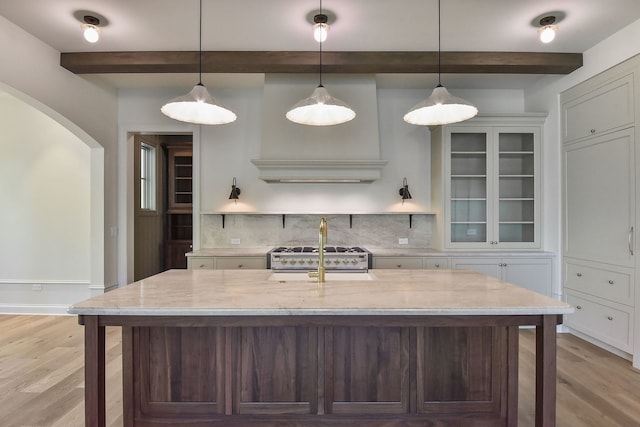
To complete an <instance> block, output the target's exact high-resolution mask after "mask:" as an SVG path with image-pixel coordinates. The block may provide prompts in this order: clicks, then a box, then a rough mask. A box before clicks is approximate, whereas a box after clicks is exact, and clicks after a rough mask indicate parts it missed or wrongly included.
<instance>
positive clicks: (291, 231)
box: [200, 214, 434, 249]
mask: <svg viewBox="0 0 640 427" xmlns="http://www.w3.org/2000/svg"><path fill="white" fill-rule="evenodd" d="M322 216H324V217H325V218H327V223H328V236H327V245H331V246H362V247H365V248H367V249H371V248H379V249H382V248H430V247H431V235H432V231H431V230H432V226H433V221H434V216H433V215H428V214H413V215H412V216H411V227H409V221H410V216H409V214H354V215H344V214H340V215H301V214H287V215H284V217H283V215H279V214H227V215H225V219H224V228H223V227H222V215H218V214H203V215H202V217H201V222H200V233H201V235H200V236H201V240H200V241H201V247H202V248H232V247H240V248H253V247H256V248H257V247H269V246H274V247H275V246H301V245H304V246H317V245H318V226H319V224H320V218H321V217H322ZM283 224H284V226H283ZM399 239H408V243H407V244H403V245H400V244H399ZM232 241H234V243H235V244H232ZM238 241H239V242H240V243H239V244H238V243H237V242H238Z"/></svg>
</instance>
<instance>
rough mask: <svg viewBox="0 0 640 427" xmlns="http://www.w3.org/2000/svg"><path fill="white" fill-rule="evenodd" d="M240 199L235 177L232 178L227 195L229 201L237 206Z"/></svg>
mask: <svg viewBox="0 0 640 427" xmlns="http://www.w3.org/2000/svg"><path fill="white" fill-rule="evenodd" d="M239 198H240V188H239V187H237V186H236V177H235V176H234V177H233V183H232V184H231V194H229V200H233V201H234V202H235V203H236V204H238V199H239Z"/></svg>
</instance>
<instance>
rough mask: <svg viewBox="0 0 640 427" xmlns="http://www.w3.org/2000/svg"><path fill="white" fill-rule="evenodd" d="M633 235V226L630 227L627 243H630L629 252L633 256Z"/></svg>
mask: <svg viewBox="0 0 640 427" xmlns="http://www.w3.org/2000/svg"><path fill="white" fill-rule="evenodd" d="M632 236H633V227H631V228H630V229H629V237H628V238H627V243H629V253H630V254H631V256H633V245H632V244H631V237H632Z"/></svg>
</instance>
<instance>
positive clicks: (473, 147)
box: [451, 133, 487, 153]
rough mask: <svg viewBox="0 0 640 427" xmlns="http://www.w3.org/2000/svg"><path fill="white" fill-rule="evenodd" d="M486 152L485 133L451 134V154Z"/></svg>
mask: <svg viewBox="0 0 640 427" xmlns="http://www.w3.org/2000/svg"><path fill="white" fill-rule="evenodd" d="M473 151H476V152H484V151H487V134H486V133H452V134H451V152H452V153H456V152H473Z"/></svg>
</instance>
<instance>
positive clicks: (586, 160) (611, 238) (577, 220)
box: [564, 129, 635, 267]
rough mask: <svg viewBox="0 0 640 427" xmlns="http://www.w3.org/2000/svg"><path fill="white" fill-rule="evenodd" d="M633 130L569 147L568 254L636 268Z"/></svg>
mask: <svg viewBox="0 0 640 427" xmlns="http://www.w3.org/2000/svg"><path fill="white" fill-rule="evenodd" d="M634 160H635V154H634V137H633V130H632V129H628V130H623V131H619V132H615V133H612V134H608V135H604V136H601V137H596V138H592V139H590V140H588V141H584V142H580V143H576V144H571V145H568V146H566V147H565V151H564V177H565V183H564V184H565V188H564V195H565V196H564V201H565V206H564V224H565V226H564V230H565V231H564V232H565V236H564V255H565V256H566V257H571V258H580V259H583V260H590V261H596V262H602V263H608V264H614V265H619V266H624V267H633V256H632V252H633V240H634V237H635V236H633V232H634V230H633V229H632V227H633V226H634V215H635V194H634V189H635V186H634V183H635V163H634Z"/></svg>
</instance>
